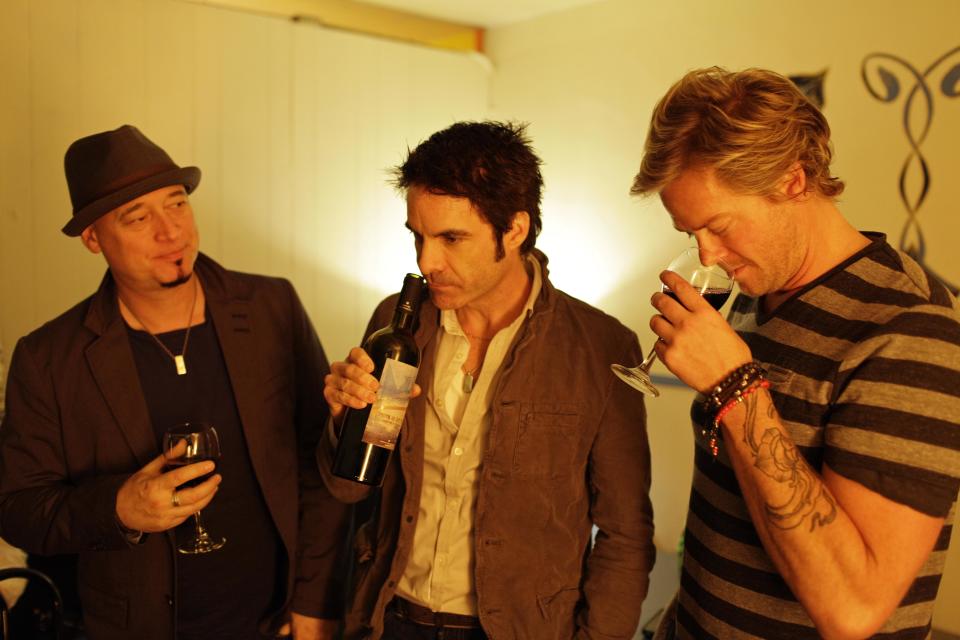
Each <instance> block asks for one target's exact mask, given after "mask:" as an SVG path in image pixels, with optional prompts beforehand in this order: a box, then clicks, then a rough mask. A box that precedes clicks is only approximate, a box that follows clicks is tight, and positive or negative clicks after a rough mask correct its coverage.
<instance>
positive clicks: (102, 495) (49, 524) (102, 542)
mask: <svg viewBox="0 0 960 640" xmlns="http://www.w3.org/2000/svg"><path fill="white" fill-rule="evenodd" d="M126 478H127V476H126V475H117V476H101V477H98V478H95V479H91V480H89V481H87V482H85V483H83V484H82V485H80V486H65V485H62V484H51V485H48V486H34V487H24V488H19V489H16V490H12V491H5V492H4V493H3V495H2V497H0V518H2V520H0V529H2V531H3V536H4V538H5V539H6V540H7V541H9V542H10V543H11V544H14V545H16V546H18V547H20V548H22V549H24V550H26V551H28V552H30V553H37V554H43V555H50V554H60V553H79V552H83V551H90V550H94V551H104V550H113V549H122V548H124V547H126V546H128V544H127V540H126V538H125V537H124V536H123V533H122V532H121V530H120V528H119V526H118V525H117V521H116V509H115V503H116V495H117V491H118V489H119V487H120V485H121V484H123V482H124V480H125V479H126Z"/></svg>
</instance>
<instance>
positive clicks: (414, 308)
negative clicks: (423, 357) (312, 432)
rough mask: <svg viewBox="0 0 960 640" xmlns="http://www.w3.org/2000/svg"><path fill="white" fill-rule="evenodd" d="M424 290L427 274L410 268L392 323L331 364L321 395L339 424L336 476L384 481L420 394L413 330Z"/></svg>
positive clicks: (417, 350)
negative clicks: (413, 402) (410, 407)
mask: <svg viewBox="0 0 960 640" xmlns="http://www.w3.org/2000/svg"><path fill="white" fill-rule="evenodd" d="M426 291H427V281H426V279H425V278H424V277H423V276H421V275H418V274H415V273H408V274H407V277H406V278H404V280H403V288H402V289H401V290H400V295H399V297H398V298H397V306H396V309H395V310H394V312H393V320H392V321H391V322H390V324H389V325H387V326H386V327H383V328H382V329H380V330H379V331H374V332H373V333H371V334H370V335H369V336H367V339H366V340H365V341H364V343H363V348H362V349H353V350H352V351H351V352H350V355H349V356H348V357H347V361H346V362H338V363H336V364H335V365H334V366H333V367H331V370H332V373H331V374H330V375H329V376H327V378H326V379H325V380H324V389H323V396H324V398H325V399H326V400H327V402H328V403H330V412H331V415H333V416H334V417H335V418H336V417H337V416H338V415H339V416H340V418H339V422H340V423H341V426H340V433H339V442H338V444H337V452H336V454H335V455H334V458H333V474H334V475H335V476H340V477H341V478H347V479H348V480H353V481H355V482H360V483H363V484H368V485H379V484H380V483H381V482H383V475H384V472H385V471H386V467H387V462H388V461H389V459H390V454H391V452H392V451H393V450H394V448H395V447H396V445H397V440H398V439H399V437H400V430H401V428H402V426H403V420H404V415H405V414H406V411H407V405H408V404H409V403H410V398H412V397H413V396H414V395H416V394H415V387H416V385H415V381H416V379H417V370H418V367H419V366H420V347H419V346H418V345H417V341H416V339H415V338H414V331H415V327H416V323H417V318H418V317H419V312H420V303H421V302H422V300H423V297H424V295H425V293H426Z"/></svg>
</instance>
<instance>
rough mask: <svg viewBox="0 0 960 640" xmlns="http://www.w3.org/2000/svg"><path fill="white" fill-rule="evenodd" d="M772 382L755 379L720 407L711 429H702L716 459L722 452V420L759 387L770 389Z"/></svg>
mask: <svg viewBox="0 0 960 640" xmlns="http://www.w3.org/2000/svg"><path fill="white" fill-rule="evenodd" d="M769 388H770V382H769V381H768V380H762V379H761V380H754V382H753V383H752V384H751V385H750V386H749V387H747V388H746V389H744V390H742V391H741V392H740V393H738V394H737V395H736V396H735V397H733V398H731V399H730V400H729V401H728V402H727V403H726V404H725V405H723V406H722V407H720V411H717V415H716V416H714V418H713V421H712V422H711V423H710V428H709V429H704V430H703V431H701V433H702V434H703V437H705V438H706V439H707V446H708V447H709V448H710V453H711V454H713V458H714V460H716V458H717V456H718V455H719V454H720V421H721V420H723V416H725V415H727V414H728V413H730V411H732V410H733V408H734V407H736V406H737V405H738V404H740V403H741V402H743V401H744V399H745V398H746V397H747V396H748V395H750V394H751V393H753V392H754V391H756V390H757V389H769Z"/></svg>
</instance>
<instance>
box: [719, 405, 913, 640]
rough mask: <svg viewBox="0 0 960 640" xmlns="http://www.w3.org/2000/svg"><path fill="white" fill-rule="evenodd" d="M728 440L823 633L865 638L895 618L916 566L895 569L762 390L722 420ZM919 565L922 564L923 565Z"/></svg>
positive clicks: (759, 526)
mask: <svg viewBox="0 0 960 640" xmlns="http://www.w3.org/2000/svg"><path fill="white" fill-rule="evenodd" d="M723 430H724V441H723V445H722V446H724V447H726V448H727V451H728V453H729V456H730V459H731V462H732V465H733V467H734V471H735V473H736V476H737V480H738V482H739V485H740V487H741V490H742V492H743V496H744V499H745V501H746V503H747V507H748V509H749V512H750V517H751V519H752V520H753V523H754V526H755V528H756V530H757V533H758V534H759V537H760V539H761V541H762V543H763V545H764V548H765V549H766V550H767V553H768V554H769V556H770V558H771V560H772V561H773V563H774V565H775V566H776V567H777V569H778V571H779V572H780V574H781V576H782V577H783V579H784V580H785V581H786V582H787V584H788V585H789V586H790V588H791V590H792V591H793V593H794V594H795V595H796V597H797V599H798V600H799V601H800V603H801V604H802V605H803V606H804V608H805V609H806V611H807V613H808V614H809V615H810V617H811V619H812V620H813V621H814V624H816V625H817V628H818V630H819V631H820V633H821V634H822V635H823V636H824V637H863V636H864V635H869V634H871V633H872V632H873V631H875V630H876V629H877V628H879V626H881V625H882V623H883V622H884V621H885V620H886V618H887V617H889V615H890V613H891V612H892V611H893V610H894V609H895V607H896V606H897V603H898V602H899V601H900V599H901V598H902V596H903V594H904V592H905V591H906V590H907V588H908V587H909V585H910V582H911V581H912V578H913V575H914V573H915V572H911V571H909V570H907V571H904V570H903V567H900V568H899V570H891V566H890V563H889V562H885V561H884V559H885V558H888V555H889V554H888V553H887V550H886V549H881V548H877V547H876V545H874V546H871V544H870V543H869V540H868V538H867V537H865V536H864V535H863V532H862V531H861V530H860V529H859V528H858V527H857V525H856V523H855V522H854V521H853V520H852V519H851V517H850V514H849V513H848V512H847V511H846V510H845V509H844V506H843V504H842V503H841V502H840V501H839V500H838V499H837V497H836V496H835V495H834V494H833V492H832V491H831V489H830V487H829V486H828V485H827V484H826V483H825V482H824V478H823V477H822V476H821V475H820V474H818V473H817V472H816V471H814V469H812V468H811V467H810V465H809V464H808V463H807V462H806V460H805V459H804V458H803V456H802V455H801V454H800V452H799V450H798V449H797V447H796V445H795V444H794V442H793V441H792V439H791V438H790V435H789V433H788V432H787V431H786V429H785V427H784V426H783V424H782V423H781V421H780V418H779V416H778V414H777V412H776V410H775V408H774V405H773V402H772V400H771V398H770V396H769V394H768V393H767V392H766V391H765V390H763V389H758V390H757V391H756V392H755V393H753V394H751V395H750V396H748V397H747V399H746V400H745V401H744V402H743V403H742V404H741V405H739V406H737V407H736V408H734V409H733V410H732V411H730V412H729V413H727V414H726V416H725V417H724V420H723ZM917 568H919V567H917Z"/></svg>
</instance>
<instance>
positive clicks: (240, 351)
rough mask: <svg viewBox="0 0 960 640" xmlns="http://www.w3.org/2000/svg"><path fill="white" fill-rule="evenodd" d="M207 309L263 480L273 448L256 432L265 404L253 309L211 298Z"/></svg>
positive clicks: (239, 302) (260, 431) (243, 303)
mask: <svg viewBox="0 0 960 640" xmlns="http://www.w3.org/2000/svg"><path fill="white" fill-rule="evenodd" d="M207 308H208V309H209V310H210V315H211V316H213V326H214V327H215V329H216V332H217V337H218V338H219V340H220V348H221V349H222V351H223V359H224V361H225V362H226V363H227V373H228V375H229V376H230V385H231V386H232V387H233V396H234V400H235V401H236V403H237V411H238V412H239V414H240V424H241V426H242V428H243V435H244V437H245V438H246V440H247V451H248V452H249V454H250V461H251V462H252V463H253V468H254V471H255V472H256V474H257V476H258V477H259V478H261V479H262V478H263V477H264V471H265V470H266V469H267V465H266V460H261V459H260V457H261V456H260V454H262V453H263V452H264V451H267V450H269V449H270V447H269V446H266V445H267V443H266V442H264V440H263V438H264V437H265V434H264V433H263V429H257V428H255V425H257V424H259V423H260V420H261V416H260V414H259V409H260V408H261V406H262V403H261V402H259V401H257V398H258V397H259V396H258V395H257V389H258V377H257V374H258V372H259V371H260V368H259V367H258V366H257V361H258V358H257V348H258V344H257V341H256V339H255V337H254V336H255V332H254V327H253V321H252V318H251V314H250V305H249V303H248V302H247V301H246V300H228V301H224V300H216V299H212V298H208V299H207ZM261 486H263V483H262V482H261ZM264 490H266V487H264ZM268 502H269V501H268Z"/></svg>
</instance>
